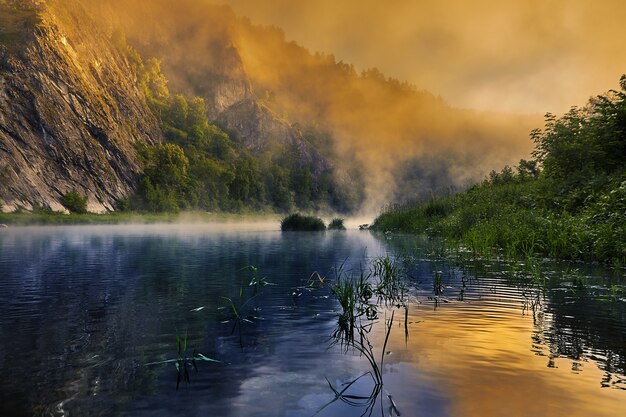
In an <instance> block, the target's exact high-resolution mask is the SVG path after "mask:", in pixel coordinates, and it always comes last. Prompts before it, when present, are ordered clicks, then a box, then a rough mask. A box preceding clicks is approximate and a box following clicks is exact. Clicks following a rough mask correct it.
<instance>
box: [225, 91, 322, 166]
mask: <svg viewBox="0 0 626 417" xmlns="http://www.w3.org/2000/svg"><path fill="white" fill-rule="evenodd" d="M217 124H219V125H220V126H221V127H222V128H224V129H225V130H226V131H228V132H230V133H231V134H232V135H233V136H235V137H236V138H237V139H238V140H239V141H240V142H241V143H242V144H243V145H244V146H245V147H246V148H248V149H249V150H251V151H252V152H253V153H255V154H257V155H258V154H262V153H264V152H272V151H273V150H275V149H280V148H282V147H285V146H289V147H291V149H294V150H295V151H296V154H297V157H298V160H299V163H300V164H301V165H306V166H311V167H312V168H313V170H312V173H313V174H314V175H315V176H317V175H320V174H321V173H323V172H324V171H327V170H329V169H331V168H332V166H331V164H330V162H329V161H328V160H327V159H326V158H325V157H324V156H323V155H321V154H320V153H319V152H318V151H317V150H316V149H315V148H314V147H313V146H312V145H311V144H310V143H308V142H307V141H306V140H305V139H304V136H303V135H302V132H300V130H299V129H298V127H297V126H294V125H292V124H290V123H289V122H287V121H285V120H282V119H281V118H280V117H278V116H277V115H275V114H274V113H273V112H272V111H271V110H270V109H269V108H267V107H265V106H264V105H262V104H260V103H259V102H257V101H256V100H254V99H243V100H241V101H239V102H236V103H234V104H232V105H231V106H229V107H227V108H226V109H224V110H223V111H222V112H221V113H220V114H219V116H218V118H217Z"/></svg>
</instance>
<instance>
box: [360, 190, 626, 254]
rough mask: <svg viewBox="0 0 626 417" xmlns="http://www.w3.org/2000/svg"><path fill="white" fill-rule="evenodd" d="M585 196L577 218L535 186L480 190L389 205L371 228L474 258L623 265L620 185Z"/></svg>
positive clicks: (625, 203) (625, 240)
mask: <svg viewBox="0 0 626 417" xmlns="http://www.w3.org/2000/svg"><path fill="white" fill-rule="evenodd" d="M620 181H621V178H618V179H616V180H614V181H613V182H612V183H609V184H608V185H606V187H605V188H604V189H602V190H598V191H596V194H594V195H591V196H589V197H588V199H587V202H586V204H585V205H584V206H581V207H580V208H579V209H578V211H568V210H564V209H558V208H554V207H551V206H550V205H551V204H553V200H552V199H547V198H545V197H543V196H544V194H545V191H543V190H542V187H544V185H543V184H542V183H541V182H540V181H539V180H535V181H531V180H528V181H522V180H512V181H511V182H508V183H503V184H490V183H483V184H479V185H477V186H474V187H472V188H471V189H470V190H469V191H467V192H465V193H461V194H457V195H453V196H448V197H444V198H441V199H438V200H433V201H430V202H425V203H422V204H418V205H414V206H390V207H388V208H387V209H386V210H385V211H384V212H383V213H382V214H381V215H380V216H379V217H378V218H377V219H376V220H375V222H374V225H373V226H372V228H373V229H375V230H378V231H383V232H386V231H393V232H402V233H417V234H426V235H428V236H431V237H443V238H444V239H446V240H447V241H448V242H450V243H451V244H456V245H459V246H463V247H465V248H468V249H469V250H471V251H472V253H473V254H474V255H475V256H477V257H485V258H492V257H496V256H500V255H504V256H506V257H507V258H510V259H516V258H527V257H531V256H544V257H550V258H557V259H564V260H583V261H591V262H603V263H607V264H613V265H616V266H619V265H623V264H624V263H625V262H626V222H624V217H623V209H624V207H626V181H624V182H620Z"/></svg>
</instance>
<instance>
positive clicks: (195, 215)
mask: <svg viewBox="0 0 626 417" xmlns="http://www.w3.org/2000/svg"><path fill="white" fill-rule="evenodd" d="M278 219H279V216H277V215H275V214H264V213H241V214H230V213H207V212H197V211H192V212H181V213H135V212H116V213H106V214H94V213H87V214H62V213H55V212H40V213H38V212H35V213H33V212H27V211H23V212H19V213H0V224H5V225H8V226H34V225H81V224H82V225H89V224H93V225H96V224H101V225H107V224H153V223H182V222H189V223H193V222H229V221H241V220H249V221H255V220H257V221H262V220H271V221H278Z"/></svg>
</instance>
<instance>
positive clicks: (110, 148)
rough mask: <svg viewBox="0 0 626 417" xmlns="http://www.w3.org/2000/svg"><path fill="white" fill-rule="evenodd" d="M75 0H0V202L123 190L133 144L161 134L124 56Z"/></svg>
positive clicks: (93, 202) (92, 198) (128, 182)
mask: <svg viewBox="0 0 626 417" xmlns="http://www.w3.org/2000/svg"><path fill="white" fill-rule="evenodd" d="M109 39H110V38H109V36H108V35H107V34H106V33H104V32H103V31H102V30H100V29H99V26H98V24H97V22H95V21H94V20H93V19H91V18H90V17H89V15H88V14H87V13H85V11H84V10H83V9H81V8H80V7H79V3H74V2H63V1H61V0H58V1H49V2H46V4H45V5H44V4H42V3H40V2H27V1H21V2H20V1H12V2H2V1H1V0H0V203H1V205H2V207H3V210H5V211H7V210H13V209H15V208H17V207H23V208H26V209H30V208H31V207H32V206H33V205H34V204H41V205H44V206H47V207H50V208H52V209H54V210H63V207H62V206H61V204H60V200H61V197H62V195H63V194H65V193H67V192H68V191H71V190H77V191H78V192H80V193H81V194H84V195H86V196H87V197H88V209H89V210H90V211H95V212H102V211H107V210H113V209H114V207H115V204H116V202H117V201H118V200H120V199H123V198H125V197H127V196H128V195H129V194H131V193H132V192H133V191H134V189H135V186H136V182H137V176H138V174H139V173H140V172H141V169H142V167H141V164H140V161H139V160H138V157H137V152H136V146H135V145H136V144H147V143H154V142H157V141H160V140H161V133H160V129H159V124H158V121H157V120H156V119H155V118H154V116H153V115H152V113H151V112H150V110H149V108H148V106H147V105H146V102H145V98H144V96H143V94H142V93H141V91H140V90H139V88H138V86H137V80H136V77H135V75H134V73H133V70H132V69H131V66H130V64H129V63H128V61H127V59H126V58H125V56H124V55H123V54H122V53H121V52H120V51H118V50H117V49H116V48H115V47H114V46H113V45H112V44H111V42H110V41H109Z"/></svg>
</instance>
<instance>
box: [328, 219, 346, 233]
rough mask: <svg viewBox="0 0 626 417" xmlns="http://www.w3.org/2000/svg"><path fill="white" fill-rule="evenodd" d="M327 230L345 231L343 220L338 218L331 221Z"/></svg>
mask: <svg viewBox="0 0 626 417" xmlns="http://www.w3.org/2000/svg"><path fill="white" fill-rule="evenodd" d="M328 230H346V226H345V225H344V220H343V219H341V218H339V217H336V218H334V219H332V220H331V221H330V223H329V224H328Z"/></svg>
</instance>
